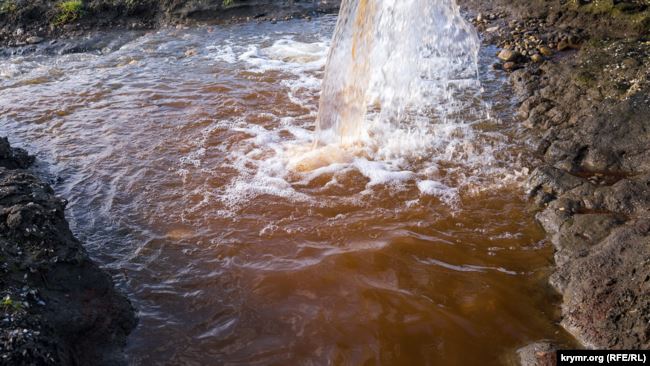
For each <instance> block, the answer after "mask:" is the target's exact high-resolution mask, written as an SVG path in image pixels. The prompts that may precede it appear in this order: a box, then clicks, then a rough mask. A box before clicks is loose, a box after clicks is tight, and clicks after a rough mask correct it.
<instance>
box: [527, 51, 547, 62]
mask: <svg viewBox="0 0 650 366" xmlns="http://www.w3.org/2000/svg"><path fill="white" fill-rule="evenodd" d="M530 59H531V61H533V62H542V61H544V58H543V57H542V55H540V54H539V53H535V54H533V55H532V56H530Z"/></svg>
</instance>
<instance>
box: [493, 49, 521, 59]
mask: <svg viewBox="0 0 650 366" xmlns="http://www.w3.org/2000/svg"><path fill="white" fill-rule="evenodd" d="M497 57H498V58H499V59H500V60H502V61H506V62H508V61H514V60H516V59H517V58H519V53H518V52H517V51H512V50H508V49H504V50H501V52H499V55H498V56H497Z"/></svg>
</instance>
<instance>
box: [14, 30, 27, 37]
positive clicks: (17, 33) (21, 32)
mask: <svg viewBox="0 0 650 366" xmlns="http://www.w3.org/2000/svg"><path fill="white" fill-rule="evenodd" d="M23 34H25V31H24V30H23V29H22V28H18V29H16V31H15V32H14V35H15V36H16V37H20V36H22V35H23Z"/></svg>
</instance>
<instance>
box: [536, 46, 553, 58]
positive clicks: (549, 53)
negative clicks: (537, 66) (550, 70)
mask: <svg viewBox="0 0 650 366" xmlns="http://www.w3.org/2000/svg"><path fill="white" fill-rule="evenodd" d="M537 50H538V51H539V53H541V54H542V55H544V56H546V57H551V56H553V50H552V49H550V48H548V47H546V46H541V47H539V48H538V49H537Z"/></svg>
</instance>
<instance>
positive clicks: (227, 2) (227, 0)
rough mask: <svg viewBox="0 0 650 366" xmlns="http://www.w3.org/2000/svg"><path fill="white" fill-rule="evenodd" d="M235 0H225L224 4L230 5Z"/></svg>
mask: <svg viewBox="0 0 650 366" xmlns="http://www.w3.org/2000/svg"><path fill="white" fill-rule="evenodd" d="M234 2H235V1H234V0H223V6H230V5H232V4H233V3H234Z"/></svg>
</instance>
